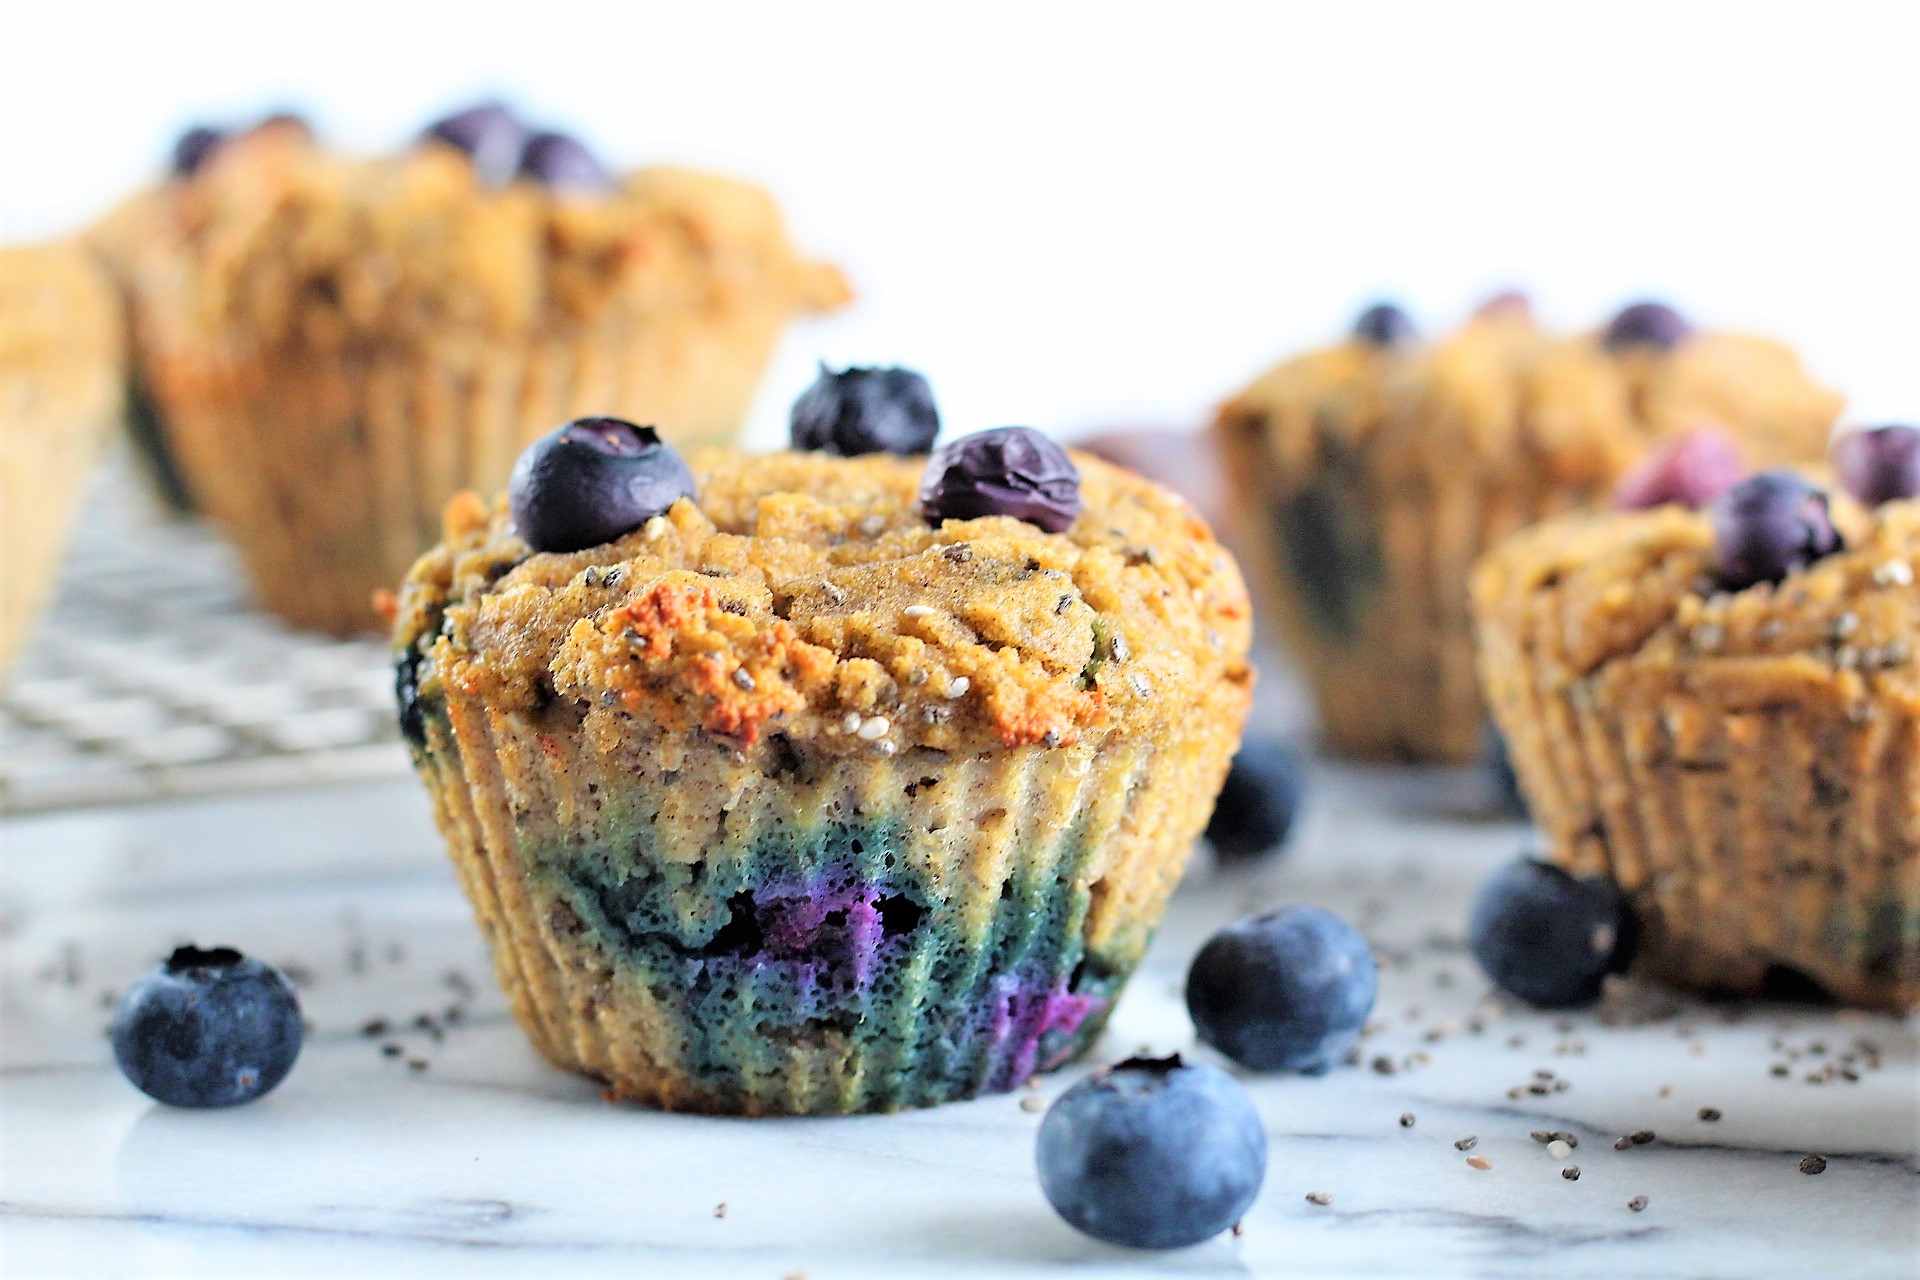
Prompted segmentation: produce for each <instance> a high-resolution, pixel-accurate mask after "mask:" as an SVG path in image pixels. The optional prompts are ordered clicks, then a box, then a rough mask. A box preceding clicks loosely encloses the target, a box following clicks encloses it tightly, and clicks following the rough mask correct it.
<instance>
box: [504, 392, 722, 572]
mask: <svg viewBox="0 0 1920 1280" xmlns="http://www.w3.org/2000/svg"><path fill="white" fill-rule="evenodd" d="M693 494H694V488H693V473H692V472H691V471H688V470H687V464H686V462H685V461H683V460H682V459H681V457H680V455H679V454H678V453H675V452H674V451H673V447H672V446H671V445H668V444H665V443H663V442H662V441H661V439H660V435H659V433H658V432H656V431H655V430H654V429H653V428H652V427H641V426H635V425H634V424H633V423H631V422H626V421H624V420H622V419H620V418H576V419H574V420H573V421H572V422H569V423H567V424H566V425H565V426H563V427H556V428H555V429H554V430H552V431H549V432H548V433H547V434H546V435H544V436H541V437H540V438H539V439H538V440H535V441H534V442H533V443H532V444H530V445H528V446H527V449H526V452H525V453H522V454H521V455H520V458H519V461H517V462H515V463H514V464H513V475H512V476H511V477H510V478H509V479H508V480H507V502H508V505H509V506H510V507H511V509H512V511H513V523H514V527H515V528H516V529H517V530H519V533H520V536H521V537H522V538H524V539H526V541H527V544H528V545H529V546H531V547H532V548H533V549H534V550H535V551H582V550H585V549H586V548H588V547H597V546H599V545H600V544H601V543H604V542H612V541H613V540H614V539H615V538H619V537H623V536H625V535H626V534H629V533H632V532H633V531H634V530H635V529H638V528H639V527H640V526H641V525H643V524H645V523H646V522H647V521H649V520H651V519H652V518H653V517H655V516H657V515H659V514H661V513H662V512H664V511H665V510H666V509H667V508H668V507H671V506H672V505H673V504H674V503H675V502H677V501H678V500H679V499H681V498H691V497H692V496H693Z"/></svg>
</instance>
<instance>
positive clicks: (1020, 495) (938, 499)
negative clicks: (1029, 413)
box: [920, 427, 1080, 533]
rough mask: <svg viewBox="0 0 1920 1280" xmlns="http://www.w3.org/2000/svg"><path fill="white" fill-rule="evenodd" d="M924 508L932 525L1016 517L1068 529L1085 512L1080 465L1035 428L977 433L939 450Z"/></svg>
mask: <svg viewBox="0 0 1920 1280" xmlns="http://www.w3.org/2000/svg"><path fill="white" fill-rule="evenodd" d="M920 510H921V513H922V514H923V515H924V516H925V517H926V519H927V522H928V523H929V524H936V525H937V524H939V523H940V522H941V521H943V520H977V519H979V518H981V517H982V516H1012V517H1013V518H1014V519H1016V520H1025V521H1026V522H1027V523H1028V524H1033V525H1038V526H1039V527H1040V528H1042V529H1045V530H1046V531H1047V532H1048V533H1065V532H1066V531H1067V529H1068V528H1069V527H1071V526H1072V524H1073V522H1074V520H1075V518H1076V517H1078V516H1079V514H1080V469H1079V468H1078V467H1076V466H1074V465H1073V459H1072V458H1070V457H1068V456H1067V451H1066V450H1065V449H1062V448H1061V447H1060V446H1059V445H1057V444H1055V443H1054V442H1053V441H1052V440H1050V439H1048V438H1047V437H1046V436H1044V435H1042V434H1041V433H1040V432H1038V431H1035V430H1034V429H1033V428H1032V427H995V428H993V429H992V430H990V431H976V432H974V433H973V434H972V435H970V436H962V437H960V438H959V439H958V440H955V441H952V442H951V443H949V444H945V445H942V446H941V447H940V448H938V449H936V450H934V453H933V456H932V457H931V458H929V459H928V460H927V471H926V475H925V476H924V477H923V478H922V480H921V482H920Z"/></svg>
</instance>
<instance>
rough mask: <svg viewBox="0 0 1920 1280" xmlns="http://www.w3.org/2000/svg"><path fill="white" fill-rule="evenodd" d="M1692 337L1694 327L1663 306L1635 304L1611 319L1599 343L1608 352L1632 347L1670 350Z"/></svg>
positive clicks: (1681, 316)
mask: <svg viewBox="0 0 1920 1280" xmlns="http://www.w3.org/2000/svg"><path fill="white" fill-rule="evenodd" d="M1692 335H1693V326H1692V325H1690V324H1688V323H1687V319H1686V317H1685V316H1683V315H1681V314H1680V313H1679V312H1678V311H1675V310H1674V309H1673V308H1672V307H1670V306H1668V305H1667V304H1666V303H1664V302H1636V303H1634V304H1632V305H1631V306H1628V307H1626V308H1623V309H1622V310H1621V312H1620V314H1619V315H1617V316H1615V317H1614V318H1613V320H1612V321H1611V322H1610V323H1609V324H1608V325H1607V331H1606V332H1605V333H1604V334H1602V335H1601V338H1600V342H1601V345H1602V346H1604V347H1606V349H1607V350H1609V351H1625V350H1627V349H1628V348H1631V347H1652V348H1654V349H1656V350H1659V351H1671V350H1673V349H1674V348H1675V347H1677V346H1679V345H1680V344H1681V343H1682V342H1685V341H1686V340H1687V339H1688V338H1689V337H1691V336H1692Z"/></svg>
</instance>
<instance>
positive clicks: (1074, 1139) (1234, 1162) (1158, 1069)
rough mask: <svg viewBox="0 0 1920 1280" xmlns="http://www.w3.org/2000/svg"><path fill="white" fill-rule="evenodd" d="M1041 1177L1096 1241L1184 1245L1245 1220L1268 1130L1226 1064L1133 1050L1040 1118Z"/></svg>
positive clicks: (1072, 1221)
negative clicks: (1152, 1055)
mask: <svg viewBox="0 0 1920 1280" xmlns="http://www.w3.org/2000/svg"><path fill="white" fill-rule="evenodd" d="M1036 1154H1037V1157H1038V1163H1039V1168H1040V1186H1041V1189H1042V1190H1043V1191H1044V1192H1045V1193H1046V1197H1047V1200H1048V1202H1049V1203H1050V1204H1052V1205H1053V1208H1054V1211H1055V1212H1057V1213H1058V1214H1059V1215H1060V1216H1061V1217H1062V1218H1065V1219H1066V1220H1067V1222H1068V1224H1069V1225H1071V1226H1073V1227H1074V1228H1075V1229H1076V1230H1079V1231H1082V1232H1085V1233H1086V1234H1087V1235H1090V1236H1092V1237H1094V1238H1095V1239H1096V1240H1104V1241H1106V1242H1107V1243H1108V1244H1117V1245H1123V1246H1125V1247H1127V1248H1130V1249H1179V1248H1183V1247H1185V1246H1187V1245H1191V1244H1198V1243H1200V1242H1201V1241H1203V1240H1208V1239H1211V1238H1212V1237H1214V1236H1216V1235H1219V1234H1220V1233H1221V1232H1222V1231H1225V1230H1227V1229H1228V1228H1229V1227H1231V1226H1233V1224H1234V1223H1236V1222H1238V1221H1239V1220H1240V1218H1241V1216H1242V1215H1243V1214H1245V1213H1246V1211H1247V1209H1248V1208H1249V1207H1251V1206H1252V1204H1253V1202H1254V1199H1255V1197H1256V1196H1258V1195H1259V1194H1260V1183H1261V1181H1262V1180H1263V1179H1264V1178H1265V1176H1266V1168H1267V1135H1266V1131H1265V1130H1264V1129H1263V1128H1262V1127H1261V1124H1260V1116H1259V1113H1258V1112H1256V1111H1255V1110H1254V1107H1253V1102H1252V1100H1251V1099H1249V1098H1248V1097H1247V1092H1246V1090H1245V1089H1243V1088H1242V1087H1241V1086H1240V1084H1239V1082H1238V1081H1236V1080H1235V1079H1234V1078H1233V1077H1232V1076H1230V1075H1228V1074H1227V1073H1226V1072H1224V1071H1222V1070H1220V1069H1219V1068H1218V1067H1214V1066H1210V1065H1208V1064H1206V1063H1185V1062H1182V1061H1181V1060H1180V1057H1179V1055H1178V1054H1175V1055H1174V1056H1172V1057H1170V1058H1129V1059H1127V1060H1126V1061H1125V1062H1122V1063H1119V1064H1118V1065H1116V1066H1114V1067H1111V1068H1108V1069H1107V1070H1104V1071H1097V1072H1095V1073H1094V1074H1093V1075H1091V1076H1089V1077H1087V1078H1086V1079H1085V1080H1082V1081H1081V1082H1080V1083H1079V1084H1076V1085H1074V1086H1073V1088H1071V1089H1069V1090H1067V1091H1066V1092H1065V1093H1063V1094H1061V1095H1060V1097H1059V1099H1058V1100H1057V1101H1056V1102H1055V1103H1054V1104H1053V1106H1051V1107H1050V1108H1048V1110H1047V1115H1046V1118H1045V1119H1044V1120H1042V1121H1041V1123H1040V1133H1039V1139H1038V1143H1037V1152H1036Z"/></svg>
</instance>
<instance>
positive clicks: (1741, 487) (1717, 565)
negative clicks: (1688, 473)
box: [1708, 471, 1843, 591]
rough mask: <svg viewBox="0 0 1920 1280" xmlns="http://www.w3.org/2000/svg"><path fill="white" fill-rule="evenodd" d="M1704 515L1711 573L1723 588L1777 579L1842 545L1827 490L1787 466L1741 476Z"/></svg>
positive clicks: (1741, 586) (1731, 589) (1739, 588)
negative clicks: (1709, 526)
mask: <svg viewBox="0 0 1920 1280" xmlns="http://www.w3.org/2000/svg"><path fill="white" fill-rule="evenodd" d="M1708 515H1709V516H1711V518H1712V520H1713V545H1714V573H1715V576H1716V577H1717V578H1718V579H1719V582H1720V585H1721V586H1723V587H1725V588H1727V589H1728V590H1729V591H1739V590H1742V589H1744V588H1746V587H1751V586H1753V585H1754V584H1755V583H1759V582H1779V581H1780V580H1781V579H1782V578H1784V577H1786V576H1787V575H1788V574H1789V573H1792V572H1794V571H1795V570H1798V569H1804V568H1806V567H1807V566H1808V565H1810V564H1812V563H1813V562H1814V561H1816V560H1819V559H1822V558H1824V557H1826V556H1830V555H1832V554H1833V553H1834V552H1836V551H1838V550H1840V548H1841V546H1842V545H1843V544H1842V542H1841V538H1840V533H1839V531H1838V530H1837V529H1835V528H1834V527H1833V517H1832V514H1831V513H1830V512H1829V511H1828V509H1827V495H1826V494H1825V493H1822V492H1821V491H1820V490H1818V489H1816V488H1814V487H1813V486H1812V485H1810V484H1808V483H1807V482H1806V481H1805V480H1802V479H1801V478H1800V477H1799V476H1797V475H1795V474H1794V473H1793V472H1791V471H1762V472H1761V473H1760V474H1759V475H1757V476H1752V477H1750V478H1748V479H1746V480H1742V481H1741V482H1740V483H1739V484H1737V485H1735V486H1734V487H1733V488H1731V489H1729V490H1727V492H1726V493H1725V494H1723V495H1721V496H1720V498H1718V499H1717V500H1716V501H1715V502H1714V504H1713V506H1712V507H1711V508H1709V510H1708Z"/></svg>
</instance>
